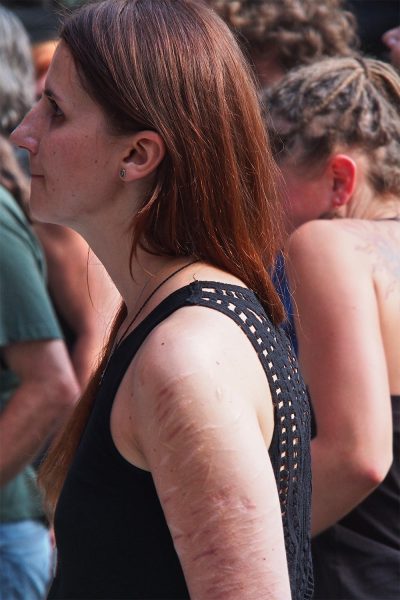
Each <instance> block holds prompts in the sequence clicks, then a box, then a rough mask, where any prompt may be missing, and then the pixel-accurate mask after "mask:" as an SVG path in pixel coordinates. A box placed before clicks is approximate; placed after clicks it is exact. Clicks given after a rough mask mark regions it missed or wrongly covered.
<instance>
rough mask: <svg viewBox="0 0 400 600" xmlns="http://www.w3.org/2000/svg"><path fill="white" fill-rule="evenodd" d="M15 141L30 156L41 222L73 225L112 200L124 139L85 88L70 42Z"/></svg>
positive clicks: (32, 206) (34, 209)
mask: <svg viewBox="0 0 400 600" xmlns="http://www.w3.org/2000/svg"><path fill="white" fill-rule="evenodd" d="M11 139H12V141H13V143H14V144H17V145H18V146H22V147H24V148H26V149H27V150H28V151H29V154H30V168H31V174H32V186H31V200H30V209H31V213H32V216H33V217H34V218H35V219H37V220H39V221H46V222H50V223H57V224H61V225H71V226H73V224H74V223H80V222H82V223H83V222H84V221H85V219H86V218H87V217H88V216H90V215H91V214H93V213H95V212H96V211H97V210H98V208H99V207H100V206H101V205H102V204H104V203H105V202H106V201H109V199H110V198H111V197H112V193H113V189H114V186H115V185H116V182H117V181H118V173H119V168H120V166H119V158H120V156H119V155H118V153H115V152H113V150H114V148H115V145H116V144H118V139H117V138H115V137H114V136H112V135H111V134H110V133H109V131H108V129H107V125H106V118H105V115H104V113H103V111H102V109H101V108H100V107H99V105H98V104H96V103H95V102H94V101H93V100H92V99H91V98H90V96H89V95H88V94H87V93H86V91H85V90H84V89H83V87H82V85H81V82H80V79H79V76H78V73H77V70H76V67H75V64H74V61H73V58H72V55H71V53H70V51H69V49H68V47H67V46H66V45H65V43H63V42H61V43H60V45H59V46H58V48H57V50H56V52H55V55H54V58H53V61H52V63H51V65H50V69H49V72H48V75H47V78H46V83H45V89H44V91H43V94H42V96H41V98H40V100H39V101H38V103H37V104H36V105H35V106H34V108H33V109H32V110H31V111H30V112H29V113H28V115H27V116H26V117H25V119H24V120H23V121H22V123H21V124H20V125H19V127H17V129H16V130H15V131H14V132H13V134H12V138H11ZM117 156H118V159H117Z"/></svg>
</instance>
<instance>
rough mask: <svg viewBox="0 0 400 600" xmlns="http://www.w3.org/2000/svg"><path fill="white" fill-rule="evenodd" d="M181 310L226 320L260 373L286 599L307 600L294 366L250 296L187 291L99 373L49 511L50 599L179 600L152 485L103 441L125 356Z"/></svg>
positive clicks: (302, 428)
mask: <svg viewBox="0 0 400 600" xmlns="http://www.w3.org/2000/svg"><path fill="white" fill-rule="evenodd" d="M183 306H205V307H209V308H212V309H215V310H218V311H219V312H222V313H224V314H225V315H227V316H228V317H230V318H231V319H233V320H234V321H235V322H236V323H237V325H238V326H239V327H241V329H242V330H243V331H244V332H245V334H246V335H247V337H248V338H249V340H250V341H251V343H252V345H253V347H254V349H255V351H256V352H257V354H258V356H259V359H260V361H261V363H262V365H263V367H264V370H265V374H266V376H267V378H268V382H269V385H270V388H271V393H272V398H273V403H274V417H275V427H274V432H273V438H272V442H271V447H270V450H269V453H270V458H271V462H272V466H273V470H274V473H275V478H276V483H277V488H278V492H279V498H280V503H281V508H282V520H283V529H284V536H285V542H286V552H287V558H288V567H289V575H290V584H291V589H292V595H293V600H308V599H310V598H311V597H312V567H311V556H310V553H311V549H310V538H309V527H310V510H311V461H310V451H309V444H310V409H309V403H308V398H307V394H306V391H305V387H304V385H303V382H302V380H301V378H300V375H299V371H298V367H297V363H296V359H295V358H294V356H293V354H292V351H291V348H290V345H289V342H288V340H287V338H286V336H285V335H284V333H283V332H282V331H280V330H277V329H275V328H274V326H273V325H272V324H271V322H270V320H269V319H268V318H267V316H266V314H265V311H264V309H263V308H262V306H261V304H260V302H259V301H258V300H257V297H256V296H255V294H254V293H253V292H252V291H250V290H248V289H246V288H243V287H239V286H235V285H227V284H222V283H216V282H194V283H192V284H190V285H188V286H185V287H183V288H181V289H179V290H177V291H175V292H174V293H172V294H171V295H170V296H168V297H167V298H166V299H165V300H164V301H163V302H161V304H159V306H157V308H155V309H154V310H153V312H151V313H150V314H149V315H148V316H147V317H146V318H145V319H144V320H143V321H142V322H141V323H140V324H139V325H138V327H137V328H136V329H135V330H134V331H132V332H131V333H130V334H129V335H128V336H127V337H126V338H125V340H124V341H123V342H122V343H121V344H120V346H119V347H118V348H117V350H116V351H115V352H114V354H113V355H112V357H111V359H110V361H109V363H108V365H107V368H106V371H105V374H104V378H103V381H102V383H101V385H100V387H99V390H98V393H97V397H96V400H95V404H94V408H93V411H92V413H91V416H90V419H89V421H88V424H87V426H86V429H85V431H84V434H83V436H82V439H81V442H80V445H79V448H78V450H77V452H76V455H75V458H74V460H73V462H72V465H71V467H70V470H69V472H68V475H67V478H66V481H65V484H64V487H63V490H62V492H61V496H60V499H59V502H58V504H57V508H56V514H55V533H56V539H57V550H58V562H57V571H56V577H55V580H54V582H53V585H52V587H51V590H50V593H49V599H51V600H55V599H64V600H66V599H68V600H77V599H81V600H83V599H85V600H88V599H96V600H100V599H107V600H117V599H118V600H122V599H128V598H129V599H130V600H132V599H134V598H136V599H139V598H140V599H145V598H152V599H159V600H161V599H162V600H166V599H173V600H178V599H181V598H189V593H188V590H187V587H186V583H185V579H184V575H183V572H182V569H181V566H180V563H179V559H178V556H177V554H176V552H175V549H174V546H173V541H172V537H171V535H170V532H169V529H168V526H167V523H166V520H165V517H164V513H163V511H162V507H161V505H160V502H159V500H158V497H157V493H156V489H155V486H154V483H153V479H152V476H151V474H150V473H149V472H147V471H144V470H142V469H139V468H137V467H134V466H133V465H131V464H130V463H128V462H127V461H126V460H125V459H124V458H123V457H122V456H121V455H120V454H119V452H118V451H117V449H116V447H115V445H114V442H113V440H112V437H111V432H110V414H111V408H112V405H113V401H114V397H115V394H116V392H117V389H118V387H119V385H120V382H121V380H122V378H123V375H124V373H125V372H126V370H127V368H128V366H129V364H130V363H131V361H132V359H133V357H134V355H135V353H136V352H137V350H138V348H139V347H140V345H141V344H142V342H143V341H144V339H145V338H146V336H147V335H148V334H149V333H150V332H151V331H152V329H153V328H154V327H155V326H156V325H158V324H159V323H160V322H161V321H163V320H164V319H165V318H166V317H167V316H169V315H170V314H171V313H173V312H174V311H175V310H177V309H179V308H181V307H183ZM243 600H245V599H243ZM260 600H262V599H260Z"/></svg>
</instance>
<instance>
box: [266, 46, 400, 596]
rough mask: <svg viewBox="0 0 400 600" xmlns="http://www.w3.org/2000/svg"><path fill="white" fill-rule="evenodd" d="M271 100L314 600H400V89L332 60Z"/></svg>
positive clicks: (387, 74) (346, 61)
mask: <svg viewBox="0 0 400 600" xmlns="http://www.w3.org/2000/svg"><path fill="white" fill-rule="evenodd" d="M264 101H265V105H266V106H267V110H268V112H269V116H268V117H267V120H268V122H269V129H270V133H271V136H272V140H273V147H274V152H275V156H276V158H277V159H278V162H279V163H280V166H281V169H282V172H283V176H284V178H285V182H286V188H287V207H286V209H287V211H286V212H287V217H286V221H287V222H286V225H287V231H288V233H291V232H292V234H291V235H290V237H289V241H288V246H287V247H288V265H287V271H288V276H289V281H290V287H291V291H292V294H293V300H294V305H295V306H296V312H297V316H296V333H297V336H298V341H299V356H300V365H301V368H302V371H303V375H304V377H305V380H306V383H307V384H308V387H309V391H310V396H311V400H312V404H313V409H314V414H315V422H316V435H315V437H314V439H313V441H312V467H313V510H312V529H313V535H314V536H316V537H315V540H314V568H315V578H316V593H315V598H316V599H321V600H322V599H323V600H328V599H336V600H339V599H340V600H349V599H352V600H353V599H354V600H357V599H361V598H362V599H363V600H365V599H370V600H378V599H379V600H387V599H394V598H398V593H399V589H400V587H399V583H400V582H399V575H400V548H399V543H400V529H399V527H400V519H399V505H400V494H399V484H400V465H399V458H400V450H399V436H400V344H399V332H400V165H399V157H400V79H399V77H398V75H397V74H396V73H395V71H394V70H393V69H392V67H390V66H389V65H386V64H384V63H381V62H379V61H376V60H370V59H364V60H363V59H358V60H357V59H353V58H337V59H327V60H324V61H321V62H319V63H316V64H314V65H313V66H312V67H303V68H301V69H298V70H296V71H293V72H292V73H290V74H289V75H288V76H287V77H286V78H285V79H284V80H282V81H281V82H280V84H279V85H277V86H276V87H275V88H274V89H272V90H271V91H270V92H266V93H265V95H264ZM321 218H322V219H324V218H325V219H324V220H321ZM327 219H328V220H327Z"/></svg>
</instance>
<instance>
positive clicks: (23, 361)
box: [0, 7, 78, 600]
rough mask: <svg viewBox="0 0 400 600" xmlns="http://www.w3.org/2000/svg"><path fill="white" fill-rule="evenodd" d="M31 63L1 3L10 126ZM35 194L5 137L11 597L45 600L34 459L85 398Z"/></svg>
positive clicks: (1, 314) (4, 118)
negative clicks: (49, 273) (57, 307)
mask: <svg viewBox="0 0 400 600" xmlns="http://www.w3.org/2000/svg"><path fill="white" fill-rule="evenodd" d="M30 60H31V59H30V47H29V41H28V38H27V36H26V33H25V31H24V29H23V27H22V25H21V23H20V22H19V21H18V20H17V19H16V17H15V16H14V15H12V14H11V13H10V12H9V11H7V10H6V9H4V8H2V7H0V123H1V128H2V131H4V132H7V131H10V130H12V129H13V127H15V126H16V125H17V123H18V122H19V121H20V120H21V118H22V117H23V116H24V114H25V112H26V110H27V109H28V108H29V106H30V103H31V100H32V98H33V93H34V86H33V77H32V65H31V62H30ZM29 81H30V83H31V85H30V86H29ZM27 84H28V85H27ZM28 194H29V183H28V181H27V180H26V177H25V175H24V173H23V172H22V170H21V168H20V166H19V165H18V163H17V160H16V158H15V155H14V153H13V150H12V148H11V146H10V145H9V143H8V141H7V139H6V138H5V137H3V136H0V565H1V575H0V598H1V599H2V600H27V599H28V598H29V600H42V599H43V598H44V597H45V595H46V592H47V588H48V583H49V580H50V576H51V567H52V548H51V542H50V535H49V531H48V528H47V526H46V522H45V515H44V509H43V505H42V502H41V497H40V494H39V492H38V489H37V485H36V474H35V472H34V469H33V468H32V467H31V466H30V465H31V463H32V461H33V460H34V459H35V458H36V456H37V455H38V453H39V452H40V450H41V449H42V448H43V447H44V446H45V444H46V442H48V440H49V438H50V436H51V435H52V434H54V433H55V431H56V430H57V428H58V427H59V426H60V425H61V423H62V421H63V420H64V419H65V418H66V417H67V416H68V414H69V412H70V410H71V409H72V407H73V404H74V402H75V400H76V399H77V395H78V384H77V381H76V378H75V375H74V372H73V369H72V365H71V363H70V360H69V358H68V353H67V350H66V347H65V344H64V342H63V340H62V335H61V332H60V329H59V326H58V323H57V319H56V317H55V314H54V311H53V308H52V305H51V302H50V299H49V297H48V293H47V289H46V281H45V273H46V267H45V261H44V257H43V254H42V250H41V247H40V244H39V242H38V241H37V239H36V236H35V235H34V232H33V230H32V227H31V226H30V224H29V219H28V216H27V212H26V208H25V206H26V204H25V203H26V201H27V198H28Z"/></svg>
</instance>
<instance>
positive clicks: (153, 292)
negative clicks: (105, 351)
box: [111, 258, 199, 354]
mask: <svg viewBox="0 0 400 600" xmlns="http://www.w3.org/2000/svg"><path fill="white" fill-rule="evenodd" d="M197 262H199V259H198V258H196V259H195V260H192V261H191V262H189V263H187V264H186V265H183V266H182V267H179V269H176V270H175V271H173V272H172V273H170V274H169V275H168V277H166V278H165V279H163V280H162V281H161V283H159V284H158V286H157V287H156V288H154V290H153V291H152V292H151V294H150V295H149V296H147V298H146V300H145V301H144V302H143V304H142V305H141V307H140V308H139V310H138V311H137V312H136V313H135V314H134V316H133V318H132V319H131V320H130V321H129V323H128V325H127V327H126V328H125V329H124V332H123V334H122V335H121V337H120V338H119V340H118V342H116V343H115V345H114V348H113V349H112V352H111V354H112V353H113V352H115V350H117V348H119V346H120V345H121V343H122V342H123V341H124V339H125V338H126V335H127V333H128V331H129V329H130V328H131V327H132V324H133V323H134V322H135V321H136V319H137V318H138V316H139V315H140V313H141V312H142V310H143V309H144V307H145V306H147V304H148V303H149V302H150V300H151V299H152V298H153V296H154V294H156V293H157V292H158V290H159V289H160V287H162V286H163V285H164V283H167V281H169V280H170V279H172V277H174V276H175V275H177V274H178V273H180V272H181V271H183V269H186V268H187V267H190V265H193V264H194V263H197Z"/></svg>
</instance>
